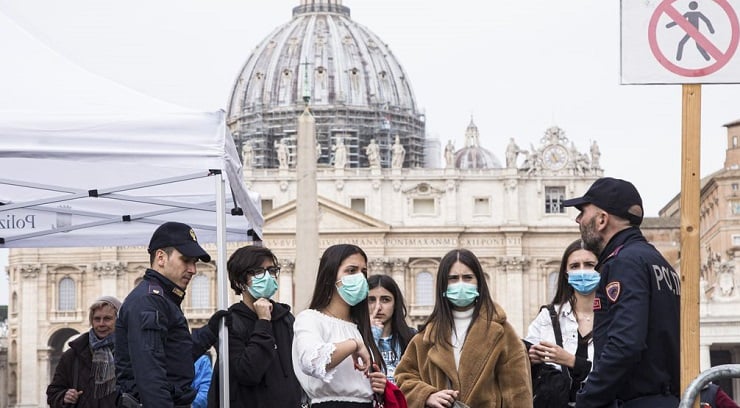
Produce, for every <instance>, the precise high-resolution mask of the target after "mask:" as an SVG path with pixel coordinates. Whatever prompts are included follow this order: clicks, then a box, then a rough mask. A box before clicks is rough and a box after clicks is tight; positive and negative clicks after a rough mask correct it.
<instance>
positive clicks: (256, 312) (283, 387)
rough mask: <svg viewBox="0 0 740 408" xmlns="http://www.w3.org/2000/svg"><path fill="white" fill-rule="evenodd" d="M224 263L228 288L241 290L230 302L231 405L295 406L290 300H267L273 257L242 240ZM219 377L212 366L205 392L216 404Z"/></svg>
mask: <svg viewBox="0 0 740 408" xmlns="http://www.w3.org/2000/svg"><path fill="white" fill-rule="evenodd" d="M227 268H228V271H229V281H230V282H231V288H232V289H233V290H234V292H235V293H236V294H237V295H241V296H242V301H241V302H239V303H235V304H233V305H231V307H230V308H229V311H230V312H231V319H230V320H231V322H230V325H229V355H228V358H229V377H230V378H229V393H230V395H229V399H230V401H231V407H233V408H238V407H250V408H252V407H253V408H261V407H265V408H267V407H298V406H300V402H301V395H302V390H301V386H300V384H299V383H298V380H297V379H296V377H295V373H294V371H293V363H292V359H291V345H292V342H293V321H294V320H295V319H294V317H293V314H292V313H290V306H288V305H286V304H283V303H276V302H274V301H272V300H270V297H272V295H274V294H275V292H276V291H277V287H278V286H277V277H278V275H279V273H280V267H279V266H278V263H277V258H276V257H275V255H274V254H273V253H272V251H270V250H269V249H267V248H265V247H256V246H246V247H242V248H239V249H237V250H236V252H234V254H233V255H232V256H231V257H230V258H229V262H228V264H227ZM218 358H219V360H220V359H221V358H223V356H220V355H219V356H218ZM218 364H220V361H218V362H217V364H216V365H217V366H218ZM219 381H220V379H219V372H218V368H217V367H216V368H214V370H213V379H212V380H211V388H210V390H209V392H208V406H209V407H211V408H218V407H220V403H219V388H220V386H219V384H220V383H219Z"/></svg>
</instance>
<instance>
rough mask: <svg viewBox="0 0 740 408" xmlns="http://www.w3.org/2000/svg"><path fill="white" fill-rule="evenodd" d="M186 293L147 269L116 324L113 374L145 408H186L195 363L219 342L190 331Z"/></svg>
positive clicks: (205, 330)
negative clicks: (184, 303) (184, 305)
mask: <svg viewBox="0 0 740 408" xmlns="http://www.w3.org/2000/svg"><path fill="white" fill-rule="evenodd" d="M184 296H185V292H184V291H183V290H182V289H180V288H179V287H178V286H177V285H175V284H174V283H173V282H172V281H170V280H169V279H167V278H166V277H164V276H163V275H161V274H160V273H158V272H156V271H154V270H152V269H147V270H146V273H145V274H144V279H143V280H142V281H141V282H140V283H139V284H138V285H137V286H136V287H135V288H134V289H133V290H132V291H131V293H129V295H128V296H127V297H126V299H125V300H124V302H123V305H121V310H120V311H119V312H118V319H117V320H116V332H115V335H116V352H115V359H116V375H117V377H118V385H119V387H120V389H121V391H122V392H127V393H130V394H133V395H134V396H135V397H136V398H138V399H139V402H141V403H142V404H143V405H144V407H145V408H154V407H156V408H169V407H174V406H189V405H190V403H191V402H192V401H193V399H194V398H195V395H196V392H195V390H193V388H192V383H193V376H194V368H193V362H194V361H195V360H196V359H197V357H199V356H200V355H201V354H203V353H204V352H205V351H206V349H208V348H210V347H211V345H212V344H213V343H214V342H215V341H216V340H217V339H218V337H217V335H216V334H214V333H212V332H211V330H210V329H208V327H207V326H206V327H203V328H201V329H197V330H194V331H193V334H192V337H191V334H190V329H189V327H188V321H187V320H186V319H185V316H184V315H183V313H182V310H181V309H180V303H181V302H182V299H183V297H184Z"/></svg>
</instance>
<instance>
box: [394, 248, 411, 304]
mask: <svg viewBox="0 0 740 408" xmlns="http://www.w3.org/2000/svg"><path fill="white" fill-rule="evenodd" d="M407 266H408V263H407V262H406V261H404V260H403V259H401V258H396V259H393V260H392V261H391V278H393V280H394V281H396V283H397V284H398V288H399V289H400V290H401V293H406V267H407ZM406 303H408V301H407V302H406ZM406 306H407V307H408V304H407V305H406Z"/></svg>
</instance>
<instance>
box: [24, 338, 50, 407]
mask: <svg viewBox="0 0 740 408" xmlns="http://www.w3.org/2000/svg"><path fill="white" fill-rule="evenodd" d="M37 354H38V370H39V371H38V372H39V373H40V374H41V375H42V376H43V378H48V379H49V382H51V379H52V377H53V375H54V373H51V372H50V371H49V370H50V368H49V355H50V354H51V349H50V348H49V347H45V346H42V347H39V348H38V351H37ZM23 381H25V379H24V380H23ZM47 385H48V384H47V383H46V381H39V382H38V387H39V388H38V391H37V392H38V395H41V398H40V401H39V403H41V405H43V402H46V386H47Z"/></svg>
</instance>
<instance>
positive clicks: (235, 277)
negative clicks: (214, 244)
mask: <svg viewBox="0 0 740 408" xmlns="http://www.w3.org/2000/svg"><path fill="white" fill-rule="evenodd" d="M266 260H270V261H272V263H273V264H274V265H275V266H278V259H277V257H276V256H275V254H273V253H272V251H271V250H269V249H268V248H266V247H263V246H255V245H248V246H243V247H241V248H239V249H237V250H236V251H234V253H233V254H231V257H229V261H228V262H227V264H226V269H227V270H228V271H229V283H230V284H231V289H233V290H234V293H236V294H237V295H241V294H242V293H243V292H244V290H245V289H246V287H247V277H248V273H247V272H248V271H251V270H254V269H257V268H259V267H261V266H262V264H263V263H264V262H265V261H266Z"/></svg>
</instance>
